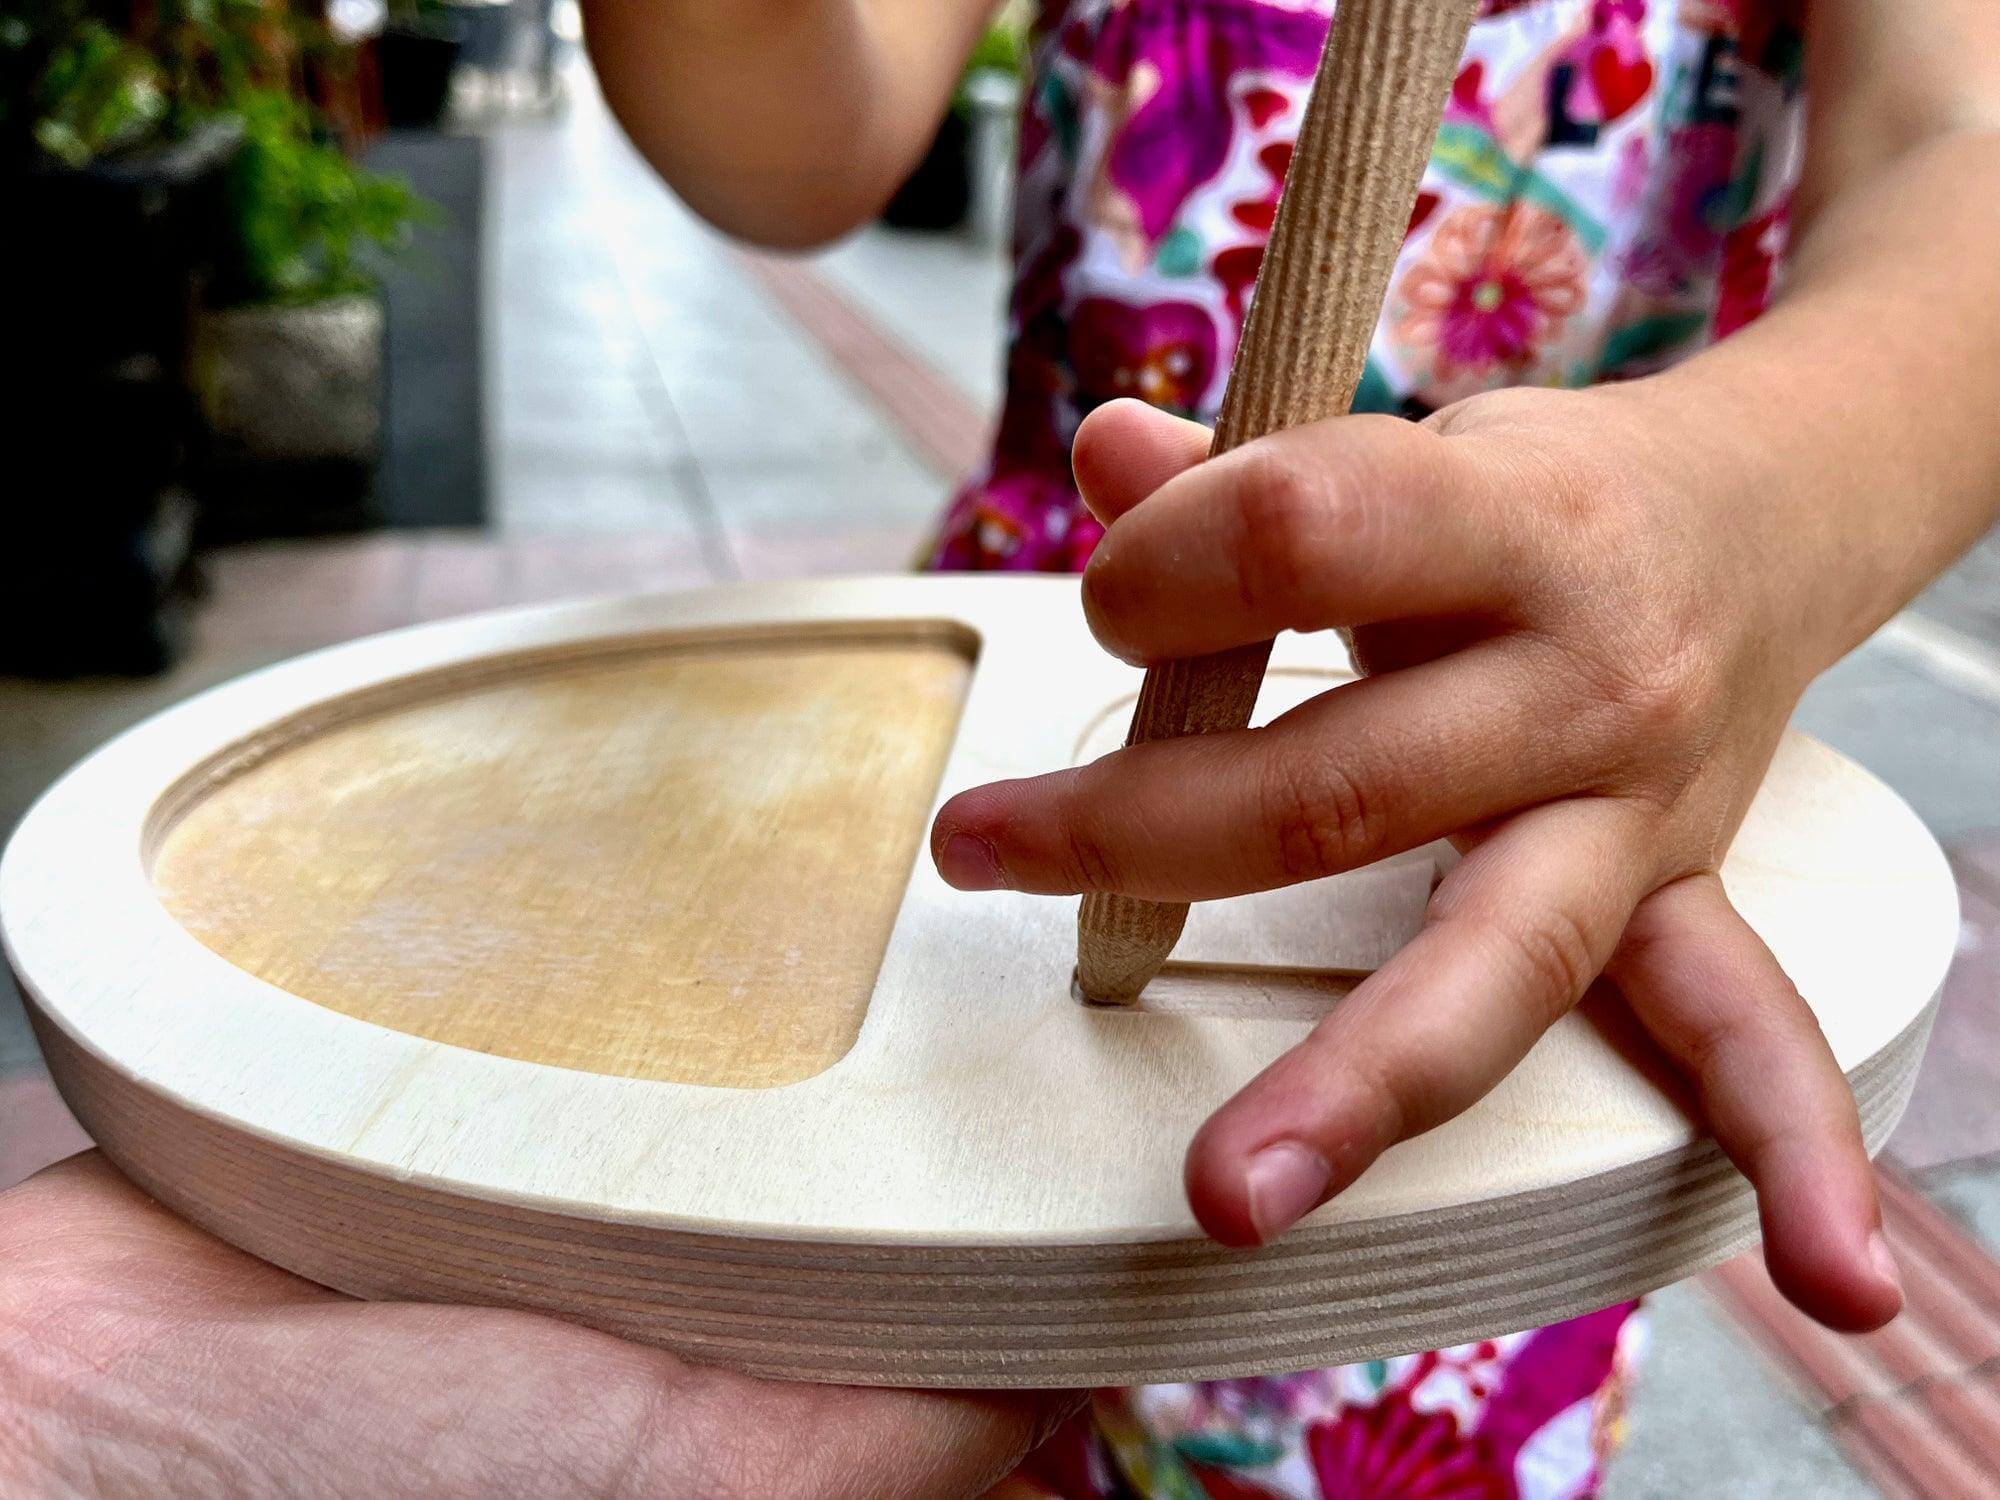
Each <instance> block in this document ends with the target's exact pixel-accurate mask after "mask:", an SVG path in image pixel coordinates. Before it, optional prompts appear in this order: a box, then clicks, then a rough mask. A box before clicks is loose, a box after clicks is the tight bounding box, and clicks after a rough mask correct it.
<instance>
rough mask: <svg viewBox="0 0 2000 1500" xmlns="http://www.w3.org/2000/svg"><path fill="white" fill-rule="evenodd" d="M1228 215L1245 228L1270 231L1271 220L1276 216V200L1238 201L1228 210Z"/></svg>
mask: <svg viewBox="0 0 2000 1500" xmlns="http://www.w3.org/2000/svg"><path fill="white" fill-rule="evenodd" d="M1229 214H1230V217H1231V218H1233V219H1235V220H1236V222H1237V223H1239V224H1241V225H1242V226H1243V227H1244V228H1245V229H1261V230H1263V231H1265V232H1266V233H1269V232H1270V228H1271V221H1272V220H1273V219H1275V218H1276V217H1277V216H1278V205H1277V203H1276V202H1264V203H1238V204H1235V205H1233V206H1232V207H1231V208H1230V210H1229Z"/></svg>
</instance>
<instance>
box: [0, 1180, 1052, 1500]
mask: <svg viewBox="0 0 2000 1500" xmlns="http://www.w3.org/2000/svg"><path fill="white" fill-rule="evenodd" d="M1073 1404H1074V1399H1073V1398H1071V1399H1068V1400H1066V1399H1065V1398H1063V1397H1062V1396H1060V1395H1025V1394H1024V1395H1020V1396H1000V1395H992V1396H989V1395H980V1394H968V1395H960V1394H945V1393H924V1392H915V1391H893V1390H852V1389H844V1388H841V1387H836V1386H811V1385H780V1384H773V1383H768V1382H765V1381H760V1380H752V1379H750V1378H748V1377H747V1376H742V1375H732V1374H729V1373H727V1372H725V1371H720V1370H710V1369H704V1368H702V1367H700V1366H698V1365H691V1364H688V1363H686V1362H684V1361H682V1360H679V1359H676V1358H674V1357H673V1356H672V1355H670V1354H667V1353H664V1352H662V1351H660V1350H656V1349H645V1348H640V1347H639V1346H637V1345H634V1344H628V1343H625V1342H623V1341H622V1340H620V1339H616V1338H613V1337H611V1336H610V1335H609V1334H603V1333H596V1332H593V1331H591V1330H589V1329H584V1328H575V1327H571V1326H570V1325H568V1324H565V1323H559V1322H557V1321H555V1320H553V1319H550V1318H544V1317H538V1316H535V1315H533V1314H529V1313H520V1312H505V1311H498V1310H493V1309H484V1308H469V1307H439V1306H428V1305H421V1304H415V1303H367V1302H357V1301H354V1300H352V1299H351V1298H348V1297H343V1296H341V1295H339V1294H338V1293H336V1292H330V1291H328V1290H327V1289H326V1288H324V1287H321V1286H316V1285H314V1284H313V1283H311V1282H308V1281H303V1280H301V1279H300V1278H298V1277H296V1276H293V1275H291V1274H289V1273H288V1272H285V1271H281V1270H279V1269H277V1268H276V1267H274V1266H270V1265H266V1264H265V1263H264V1262H262V1261H259V1260H256V1259H254V1258H253V1257H251V1256H248V1255H245V1254H243V1253H242V1252H240V1251H237V1250H234V1249H231V1248H230V1247H229V1246H227V1245H225V1244H223V1243H222V1242H221V1241H219V1240H216V1239H212V1238H210V1237H209V1236H208V1235H206V1234H204V1233H202V1232H201V1231H200V1230H198V1229H195V1228H194V1227H192V1226H191V1225H189V1224H186V1223H184V1222H183V1221H181V1220H180V1219H177V1218H175V1217H174V1216H173V1215H172V1214H170V1213H168V1212H167V1211H166V1210H165V1209H163V1208H161V1207H159V1206H158V1205H157V1204H155V1203H154V1202H152V1200H150V1199H149V1198H147V1197H146V1196H145V1195H144V1194H142V1193H140V1192H139V1191H138V1189H136V1188H135V1187H133V1186H132V1185H131V1184H130V1183H128V1182H127V1181H126V1180H125V1179H124V1178H123V1177H121V1176H119V1175H118V1173H117V1172H116V1171H114V1170H113V1169H112V1168H111V1167H110V1166H109V1165H108V1164H107V1163H106V1162H105V1161H104V1160H103V1159H102V1158H101V1157H100V1156H98V1155H97V1154H96V1153H95V1152H90V1153H86V1154H84V1155H81V1156H75V1157H71V1158H70V1159H69V1160H68V1161H65V1162H62V1163H59V1164H58V1165H56V1166H53V1167H50V1168H49V1169H48V1170H46V1171H44V1172H42V1173H40V1174H38V1175H37V1176H35V1177H33V1178H30V1179H29V1180H28V1181H27V1182H25V1183H23V1184H22V1185H21V1186H19V1187H16V1188H14V1189H13V1190H11V1191H10V1192H7V1193H5V1194H0V1493H5V1494H8V1495H60V1494H88V1495H93V1496H120V1495H133V1496H147V1497H157V1496H179V1495H203V1496H231V1495H243V1496H267V1495H293V1496H311V1495H329V1496H348V1495H398V1496H403V1495H410V1496H416V1495H479V1496H482V1497H484V1496H513V1495H634V1496H647V1497H656V1496H677V1497H678V1496H688V1497H695V1496H699V1497H703V1500H707V1497H711V1496H715V1497H723V1496H736V1495H743V1496H756V1497H758V1500H765V1497H772V1496H815V1497H821V1496H825V1497H849V1496H851V1497H857V1500H859V1497H867V1500H878V1497H883V1496H922V1497H925V1500H929V1497H932V1496H949V1495H976V1494H978V1493H980V1492H981V1491H982V1490H983V1489H984V1488H985V1487H986V1486H987V1485H989V1484H991V1483H992V1482H994V1481H995V1480H996V1479H998V1478H999V1477H1000V1476H1001V1475H1002V1474H1004V1473H1005V1472H1006V1471H1007V1470H1008V1469H1009V1468H1010V1467H1012V1465H1013V1464H1014V1463H1015V1462H1016V1461H1017V1460H1018V1459H1019V1458H1020V1457H1021V1455H1022V1454H1024V1453H1025V1452H1027V1450H1028V1449H1029V1447H1030V1446H1031V1445H1032V1444H1033V1442H1034V1441H1035V1440H1036V1438H1037V1437H1038V1436H1039V1435H1040V1434H1042V1433H1043V1432H1045V1431H1047V1430H1048V1428H1049V1427H1050V1426H1052V1425H1053V1424H1054V1423H1055V1422H1056V1421H1057V1420H1059V1419H1060V1418H1061V1417H1062V1416H1063V1415H1064V1414H1065V1413H1066V1412H1067V1411H1068V1410H1069V1408H1070V1407H1071V1406H1072V1405H1073Z"/></svg>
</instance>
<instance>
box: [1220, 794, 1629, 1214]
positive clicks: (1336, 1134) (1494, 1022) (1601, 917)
mask: <svg viewBox="0 0 2000 1500" xmlns="http://www.w3.org/2000/svg"><path fill="white" fill-rule="evenodd" d="M1647 830H1648V822H1647V819H1646V818H1645V816H1644V815H1643V814H1641V813H1639V812H1638V811H1637V810H1636V809H1635V807H1634V806H1633V805H1632V804H1630V803H1626V802H1623V801H1618V800H1614V799H1608V798H1574V799H1570V800H1567V801H1563V802H1555V803H1550V804H1548V805H1547V806H1544V807H1538V808H1534V809H1531V810H1530V811H1528V812H1525V813H1522V814H1520V815H1519V816H1517V817H1515V818H1512V819H1510V820H1508V821H1507V822H1506V823H1504V824H1502V825H1501V826H1500V827H1499V828H1497V829H1496V830H1494V832H1493V833H1492V834H1491V835H1490V836H1489V837H1487V838H1486V839H1484V840H1483V841H1481V842H1480V843H1479V844H1478V845H1477V846H1476V847H1475V848H1474V849H1473V850H1472V851H1471V852H1470V853H1469V854H1467V855H1466V857H1465V858H1464V859H1463V860H1462V861H1461V862H1460V863H1459V865H1458V866H1457V868H1455V869H1454V870H1453V871H1452V873H1451V874H1450V875H1449V876H1447V877H1446V879H1445V881H1444V883H1443V884H1442V885H1441V886H1440V887H1439V888H1438V891H1437V894H1436V896H1435V897H1433V899H1432V902H1431V909H1430V912H1429V913H1428V915H1427V918H1426V922H1425V926H1424V930H1423V931H1422V932H1421V933H1419V934H1418V935H1417V937H1416V938H1415V939H1414V940H1412V941H1411V943H1410V944H1409V945H1408V946H1407V947H1405V948H1404V949H1403V951H1402V952H1401V953H1399V954H1397V955H1396V957H1395V958H1393V959H1392V960H1390V962H1389V963H1388V964H1386V965H1385V966H1384V967H1383V968H1381V969H1380V970H1378V971H1377V972H1376V973H1375V974H1373V975H1371V976H1370V977H1369V978H1368V979H1366V980H1364V981H1363V982H1362V983H1361V984H1360V985H1359V986H1358V987H1357V988H1356V989H1355V990H1354V992H1353V993H1352V994H1351V995H1349V996H1348V997H1347V998H1346V999H1345V1000H1343V1001H1342V1002H1341V1003H1340V1004H1339V1005H1338V1006H1336V1007H1335V1008H1334V1010H1333V1012H1332V1013H1331V1014H1330V1015H1328V1016H1327V1018H1326V1019H1325V1020H1324V1021H1322V1022H1321V1023H1320V1024H1319V1025H1318V1026H1317V1027H1315V1028H1314V1029H1313V1031H1312V1033H1311V1035H1310V1036H1308V1037H1307V1038H1306V1040H1305V1041H1303V1042H1301V1043H1300V1044H1299V1045H1298V1046H1297V1047H1295V1048H1293V1049H1292V1051H1290V1052H1289V1053H1287V1054H1286V1055H1285V1056H1283V1057H1281V1058H1280V1059H1278V1061H1277V1062H1275V1063H1273V1064H1272V1065H1271V1066H1270V1067H1269V1068H1267V1069H1265V1070H1264V1072H1262V1073H1261V1074H1259V1075H1258V1076H1257V1077H1256V1078H1254V1079H1252V1080H1251V1081H1250V1083H1249V1084H1247V1085H1246V1086H1245V1087H1244V1088H1243V1090H1242V1091H1241V1092H1240V1093H1238V1094H1237V1095H1236V1097H1235V1098H1233V1099H1231V1100H1230V1101H1229V1102H1228V1103H1227V1104H1225V1105H1223V1106H1222V1108H1221V1109H1219V1110H1217V1111H1216V1113H1215V1114H1214V1115H1213V1116H1211V1117H1210V1118H1209V1120H1208V1122H1207V1123H1206V1124H1205V1125H1203V1126H1202V1128H1201V1130H1200V1131H1199V1132H1197V1133H1196V1135H1195V1138H1194V1141H1193V1143H1192V1144H1191V1145H1190V1146H1189V1148H1188V1155H1187V1164H1186V1177H1187V1191H1188V1202H1189V1204H1190V1206H1191V1207H1192V1208H1193V1209H1194V1213H1195V1217H1196V1218H1197V1219H1198V1220H1200V1222H1201V1225H1202V1227H1203V1228H1204V1229H1206V1230H1207V1231H1208V1232H1209V1233H1210V1234H1211V1235H1213V1236H1214V1237H1215V1238H1216V1239H1218V1240H1220V1241H1221V1242H1222V1243H1224V1244H1228V1245H1257V1244H1263V1243H1266V1242H1268V1241H1269V1240H1271V1239H1273V1238H1274V1237H1276V1236H1277V1235H1279V1234H1282V1233H1283V1232H1284V1231H1285V1230H1286V1229H1288V1228H1290V1227H1291V1225H1292V1224H1293V1223H1294V1222H1296V1221H1297V1220H1298V1219H1299V1218H1300V1217H1301V1216H1303V1215H1304V1214H1306V1213H1308V1212H1310V1211H1311V1210H1312V1209H1314V1208H1315V1207H1317V1206H1318V1205H1319V1204H1321V1203H1323V1202H1325V1201H1326V1200H1327V1199H1328V1198H1330V1197H1332V1196H1333V1195H1334V1194H1336V1193H1338V1192H1339V1191H1341V1190H1342V1189H1343V1188H1345V1187H1346V1186H1347V1185H1348V1184H1350V1183H1351V1182H1353V1181H1354V1179H1355V1178H1357V1177H1359V1176H1360V1175H1361V1173H1362V1172H1363V1171H1365V1170H1366V1169H1367V1167H1368V1166H1369V1164H1370V1163H1371V1162H1373V1161H1374V1160H1375V1158H1376V1157H1378V1156H1379V1155H1380V1154H1381V1153H1382V1152H1383V1151H1385V1150H1387V1149H1388V1148H1389V1147H1390V1146H1392V1145H1394V1144H1395V1143H1396V1142H1398V1141H1401V1140H1404V1139H1407V1138H1408V1137H1410V1136H1413V1135H1417V1134H1420V1133H1421V1132H1423V1131H1426V1130H1429V1129H1431V1128H1432V1127H1434V1126H1436V1125H1439V1124H1441V1123H1443V1122H1444V1121H1445V1120H1448V1119H1450V1118H1451V1117H1452V1116H1454V1115H1456V1114H1459V1113H1460V1112H1461V1111H1463V1110H1465V1109H1466V1108H1467V1107H1468V1106H1470V1105H1471V1104H1473V1103H1474V1102H1475V1101H1476V1100H1478V1099H1479V1098H1480V1097H1481V1096H1483V1095H1484V1094H1485V1093H1486V1092H1487V1091H1488V1090H1489V1089H1491V1088H1492V1087H1493V1086H1494V1085H1495V1084H1496V1083H1498V1082H1499V1081H1500V1080H1501V1079H1502V1078H1504V1077H1505V1076H1506V1075H1507V1074H1508V1073H1509V1072H1511V1071H1512V1070H1513V1068H1514V1067H1515V1065H1516V1064H1517V1063H1519V1062H1520V1060H1521V1059H1522V1058H1523V1057H1524V1056H1526V1055H1527V1052H1528V1049H1529V1048H1530V1047H1532V1046H1533V1045H1534V1044H1535V1041H1536V1039H1537V1038H1539V1037H1540V1036H1541V1035H1542V1033H1543V1032H1544V1031H1546V1030H1547V1029H1548V1028H1549V1027H1550V1026H1551V1025H1553V1024H1554V1023H1555V1021H1556V1020H1557V1018H1558V1017H1560V1016H1561V1015H1563V1014H1564V1013H1565V1012H1566V1011H1568V1010H1569V1008H1570V1007H1571V1006H1572V1005H1574V1004H1575V1003H1576V1001H1577V999H1578V998H1579V997H1580V996H1581V995H1582V994H1583V992H1584V990H1585V988H1586V987H1588V985H1589V984H1590V982H1591V980H1592V979H1593V978H1594V977H1595V976H1596V975H1597V973H1598V971H1599V969H1600V968H1601V966H1602V965H1603V963H1604V961H1605V959H1606V957H1607V956H1608V955H1609V954H1610V953H1611V951H1612V949H1613V947H1614V945H1615V944H1616V943H1617V941H1618V935H1619V932H1620V930H1621V929H1622V928H1623V927H1624V924H1625V919H1626V917H1627V916H1628V914H1629V913H1630V912H1631V910H1632V907H1633V904H1634V902H1635V901H1637V899H1638V897H1639V896H1640V895H1641V894H1642V893H1643V891H1644V890H1645V887H1646V884H1647V882H1648V879H1649V876H1650V864H1651V860H1650V857H1649V855H1648V854H1647V852H1646V842H1647V838H1648V831H1647Z"/></svg>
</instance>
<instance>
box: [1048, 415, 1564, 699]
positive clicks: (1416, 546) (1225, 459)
mask: <svg viewBox="0 0 2000 1500" xmlns="http://www.w3.org/2000/svg"><path fill="white" fill-rule="evenodd" d="M1495 484H1496V481H1495V480H1494V479H1492V478H1491V477H1490V475H1489V474H1488V472H1487V470H1486V468H1485V467H1483V466H1482V465H1480V464H1479V463H1477V462H1475V461H1473V459H1472V458H1471V457H1469V456H1467V454H1466V452H1465V450H1464V448H1463V446H1462V445H1460V446H1454V445H1453V443H1451V442H1450V441H1448V440H1446V439H1444V438H1441V437H1439V436H1438V435H1437V434H1435V433H1432V432H1428V431H1426V430H1424V429H1422V428H1420V427H1416V426H1413V425H1412V424H1410V423H1408V422H1403V421H1399V420H1397V419H1395V418H1391V417H1341V418H1337V419H1335V420H1333V421H1330V422H1319V423H1314V424H1312V425H1310V426H1307V427H1299V428H1293V429H1291V430H1289V431H1286V432H1280V433H1274V434H1272V435H1271V436H1269V437H1266V438H1261V439H1259V440H1258V441H1256V442H1254V443H1249V444H1246V445H1245V446H1243V447H1241V448H1238V449H1235V450H1234V451H1232V452H1230V453H1226V454H1223V455H1221V456H1220V457H1218V458H1214V459H1211V460H1209V461H1208V462H1206V463H1202V464H1196V465H1194V466H1193V467H1191V468H1188V469H1186V470H1185V471H1183V472H1182V473H1180V474H1179V475H1178V476H1176V477H1174V478H1172V479H1169V480H1167V481H1166V482H1165V483H1164V484H1162V485H1161V486H1160V487H1159V489H1158V491H1157V492H1156V493H1154V494H1152V495H1151V496H1150V498H1148V499H1147V501H1146V503H1145V504H1144V505H1138V506H1135V507H1133V508H1131V509H1130V510H1128V511H1126V512H1124V513H1122V514H1121V515H1120V516H1119V517H1118V518H1117V520H1116V521H1115V522H1114V523H1113V524H1112V525H1111V527H1110V530H1109V531H1107V532H1106V534H1105V536H1104V538H1103V540H1102V541H1100V542H1099V543H1098V546H1097V550H1096V552H1095V553H1094V554H1093V555H1092V557H1091V560H1090V566H1089V567H1088V568H1087V569H1086V571H1085V573H1084V583H1083V591H1084V606H1085V610H1086V612H1087V613H1088V615H1089V617H1090V624H1091V629H1092V630H1093V631H1094V632H1095V633H1096V635H1097V638H1098V640H1099V641H1100V642H1101V643H1102V644H1103V645H1104V647H1105V649H1106V650H1108V651H1111V652H1112V653H1114V654H1115V655H1117V656H1119V657H1121V658H1123V659H1125V660H1127V661H1133V662H1149V663H1150V662H1158V661H1166V660H1173V659H1177V658H1180V657H1186V656H1199V655H1203V654H1206V653H1209V652H1214V651H1221V650H1225V649H1227V648H1228V647H1231V646H1240V645H1243V644H1245V643H1247V642H1250V641H1261V640H1269V639H1270V638H1271V637H1272V636H1275V635H1277V634H1278V633H1279V632H1280V631H1284V630H1302V631H1303V630H1324V629H1329V628H1331V627H1334V626H1343V625H1366V624H1371V623H1375V622H1379V621H1384V620H1401V619H1411V618H1418V617H1432V616H1439V615H1457V614H1492V615H1496V616H1498V615H1501V614H1504V613H1505V610H1506V608H1507V606H1508V604H1509V601H1510V599H1511V597H1512V595H1513V593H1514V588H1513V583H1512V580H1513V579H1514V577H1515V574H1516V573H1517V571H1518V568H1517V564H1516V562H1515V557H1516V554H1517V552H1518V550H1519V549H1520V548H1521V547H1522V546H1524V545H1526V539H1525V537H1523V536H1521V535H1517V534H1515V531H1514V529H1513V528H1512V527H1510V526H1509V524H1508V523H1507V519H1506V512H1505V510H1504V508H1503V507H1501V506H1500V505H1498V504H1496V503H1495V501H1494V497H1493V494H1492V492H1493V490H1494V487H1495Z"/></svg>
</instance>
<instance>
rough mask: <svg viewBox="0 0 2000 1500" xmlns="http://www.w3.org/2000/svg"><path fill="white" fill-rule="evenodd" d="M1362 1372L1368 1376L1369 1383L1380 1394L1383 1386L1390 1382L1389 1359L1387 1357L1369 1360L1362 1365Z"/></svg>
mask: <svg viewBox="0 0 2000 1500" xmlns="http://www.w3.org/2000/svg"><path fill="white" fill-rule="evenodd" d="M1361 1372H1362V1373H1363V1374H1364V1375H1366V1376H1367V1377H1368V1383H1369V1384H1370V1385H1371V1386H1373V1387H1374V1388H1375V1390H1376V1392H1377V1393H1378V1394H1379V1393H1380V1392H1381V1389H1382V1387H1383V1386H1385V1385H1387V1384H1388V1383H1389V1361H1387V1360H1386V1359H1371V1360H1369V1361H1368V1363H1367V1364H1365V1365H1363V1366H1362V1367H1361Z"/></svg>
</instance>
